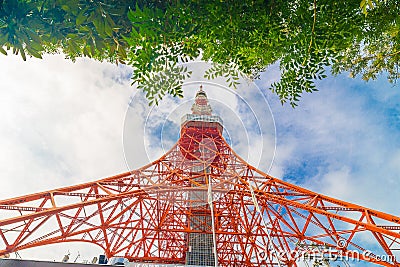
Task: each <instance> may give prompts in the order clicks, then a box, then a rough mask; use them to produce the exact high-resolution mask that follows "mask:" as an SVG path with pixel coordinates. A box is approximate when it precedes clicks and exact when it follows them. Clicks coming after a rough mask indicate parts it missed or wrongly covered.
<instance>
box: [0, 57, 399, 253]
mask: <svg viewBox="0 0 400 267" xmlns="http://www.w3.org/2000/svg"><path fill="white" fill-rule="evenodd" d="M189 67H190V68H192V69H193V70H194V71H195V73H194V76H193V77H192V78H191V79H190V80H188V81H187V83H186V84H185V98H184V99H173V98H166V99H165V100H164V101H163V102H162V103H161V104H160V106H159V107H148V105H147V103H146V100H145V99H144V98H143V96H142V94H140V93H138V92H136V89H135V88H134V87H132V86H130V73H131V71H130V69H129V68H128V67H124V66H115V65H112V64H109V63H99V62H94V61H92V60H88V59H80V60H77V62H75V63H72V62H70V61H67V60H64V59H63V57H62V56H60V55H52V56H46V57H45V58H44V59H43V60H37V59H28V62H23V61H22V59H21V58H20V57H18V56H11V55H9V56H7V57H6V56H2V57H1V61H0V80H1V90H0V114H1V116H0V147H1V151H0V174H1V178H0V179H1V190H0V198H2V199H5V198H9V197H13V196H18V195H23V194H28V193H33V192H38V191H43V190H46V189H50V188H57V187H61V186H67V185H72V184H77V183H82V182H88V181H92V180H96V179H100V178H102V177H107V176H111V175H114V174H118V173H121V172H125V171H126V170H127V168H138V167H140V166H142V165H144V164H146V163H148V162H149V161H150V160H154V159H156V158H157V157H159V156H161V155H162V154H163V152H165V151H168V149H169V147H170V146H172V145H173V143H174V142H175V141H176V140H177V138H178V134H179V125H180V119H181V117H182V116H183V115H184V114H185V113H187V112H189V111H190V107H191V104H192V100H193V97H194V95H195V92H196V91H197V90H198V87H199V85H200V84H203V87H204V89H205V90H206V92H207V94H208V96H209V99H210V102H211V104H212V106H213V109H214V111H215V113H216V114H218V115H220V116H221V118H222V119H223V120H224V126H225V130H226V132H225V137H226V138H227V139H228V141H229V142H230V143H231V144H232V146H233V147H234V149H235V150H236V151H237V152H238V153H239V155H240V156H242V157H243V158H244V159H246V160H248V161H249V162H250V163H251V164H253V165H255V166H257V167H258V168H259V169H261V170H263V171H265V172H268V173H270V174H271V175H273V176H276V177H279V178H282V179H285V180H288V181H291V182H293V183H296V184H299V185H302V186H305V187H307V188H309V189H311V190H314V191H317V192H320V193H323V194H327V195H330V196H333V197H336V198H340V199H343V200H346V201H350V202H355V203H357V204H361V205H364V206H367V207H371V208H374V209H378V210H381V211H384V212H388V213H393V214H397V215H399V214H400V212H399V209H398V203H399V202H400V177H399V176H400V149H399V148H400V88H399V85H392V84H389V83H388V82H386V80H385V79H384V77H381V78H380V79H379V80H377V81H372V82H369V83H365V82H363V81H362V80H360V79H350V78H348V77H347V76H346V75H345V74H344V75H340V76H337V77H329V78H328V79H326V80H324V81H322V82H319V83H318V88H319V89H320V91H319V92H316V93H313V94H307V95H303V97H302V99H301V101H300V103H299V106H298V107H297V108H296V109H292V108H291V107H290V106H289V105H284V106H282V105H281V104H280V102H279V99H277V97H276V96H275V95H273V94H272V93H271V92H270V91H269V90H267V88H268V86H269V84H270V83H271V82H272V81H275V80H277V79H278V78H279V72H278V69H277V68H276V66H273V67H271V68H270V69H268V71H267V72H265V73H264V74H263V75H262V76H261V79H260V80H258V81H256V83H255V84H253V83H246V82H243V84H241V85H240V86H239V88H238V89H237V90H231V89H229V88H227V87H226V86H225V85H224V82H223V81H222V80H215V81H205V80H204V79H203V78H202V72H203V71H204V69H205V67H206V64H205V63H202V62H198V63H192V64H191V65H190V66H189ZM144 155H145V156H144ZM68 250H70V252H71V255H72V257H75V256H76V255H77V254H78V250H79V252H80V254H81V259H91V258H92V257H93V256H96V255H97V254H99V253H101V251H98V250H96V248H93V247H91V248H86V247H84V248H83V247H82V248H81V247H79V246H70V245H68V246H67V245H65V244H64V245H59V246H54V249H53V250H43V249H33V250H30V251H29V250H27V251H21V252H20V255H21V256H22V257H25V258H27V257H32V258H46V259H56V260H60V259H61V258H62V256H63V254H64V253H66V252H67V251H68Z"/></svg>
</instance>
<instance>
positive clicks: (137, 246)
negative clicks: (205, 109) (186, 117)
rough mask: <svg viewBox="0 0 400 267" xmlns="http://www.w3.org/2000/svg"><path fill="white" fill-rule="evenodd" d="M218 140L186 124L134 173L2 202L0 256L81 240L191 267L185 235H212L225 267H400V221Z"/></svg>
mask: <svg viewBox="0 0 400 267" xmlns="http://www.w3.org/2000/svg"><path fill="white" fill-rule="evenodd" d="M221 132H222V127H221V125H220V124H218V123H217V122H215V121H212V120H211V121H208V122H206V121H204V120H200V121H190V123H186V124H185V125H183V126H182V129H181V137H180V139H179V141H178V142H177V144H176V145H175V146H173V148H172V149H171V150H170V151H169V152H167V153H166V154H165V155H163V156H162V157H161V158H160V159H158V160H156V161H154V162H152V163H151V164H149V165H147V166H144V167H142V168H140V169H138V170H134V171H131V172H127V173H123V174H120V175H116V176H113V177H108V178H105V179H101V180H98V181H94V182H90V183H84V184H80V185H75V186H70V187H64V188H59V189H54V190H49V191H46V192H41V193H36V194H31V195H26V196H21V197H16V198H12V199H7V200H2V201H0V255H4V254H7V253H11V252H15V251H18V250H22V249H27V248H32V247H37V246H43V245H47V244H54V243H60V242H73V241H81V242H89V243H93V244H96V245H98V246H100V247H101V248H103V249H104V251H105V254H106V255H107V256H108V257H111V256H122V257H126V258H128V259H129V260H130V261H138V262H159V263H181V264H185V263H187V259H186V258H187V253H188V252H189V251H190V249H191V243H190V241H189V237H190V236H191V235H193V234H199V235H201V234H203V235H212V236H213V237H215V240H214V244H215V246H216V253H217V261H218V265H219V266H297V260H298V258H299V257H300V256H301V255H305V254H307V253H308V254H307V255H311V253H312V252H315V248H316V247H318V248H319V249H320V248H321V247H323V248H324V250H323V251H322V253H325V254H326V253H327V251H328V250H329V253H331V254H333V255H336V256H340V255H346V256H348V257H350V258H359V259H361V260H364V261H368V262H373V263H376V264H380V265H383V266H400V264H399V263H398V261H397V260H396V250H398V249H399V248H400V245H399V244H400V233H399V231H400V217H398V216H393V215H389V214H386V213H383V212H380V211H376V210H372V209H368V208H366V207H362V206H359V205H355V204H352V203H348V202H345V201H341V200H338V199H334V198H331V197H328V196H324V195H321V194H318V193H315V192H312V191H309V190H307V189H304V188H301V187H299V186H296V185H293V184H290V183H288V182H285V181H282V180H280V179H277V178H274V177H271V176H270V175H268V174H266V173H263V172H262V171H260V170H257V169H256V168H254V167H252V166H251V165H249V164H248V163H246V162H245V161H244V160H243V159H241V158H240V157H239V156H238V155H237V154H235V152H234V151H233V150H232V149H231V148H230V146H229V145H228V144H227V143H226V141H225V140H224V138H223V137H222V135H221ZM193 196H197V197H193ZM201 216H203V217H201ZM211 216H212V218H213V223H212V224H210V223H209V221H208V220H206V219H203V220H199V218H210V217H211ZM194 225H197V226H196V227H194ZM371 248H372V249H373V250H372V249H371ZM370 250H371V251H373V252H371V251H370ZM319 251H320V252H321V250H319ZM381 255H386V257H382V256H381Z"/></svg>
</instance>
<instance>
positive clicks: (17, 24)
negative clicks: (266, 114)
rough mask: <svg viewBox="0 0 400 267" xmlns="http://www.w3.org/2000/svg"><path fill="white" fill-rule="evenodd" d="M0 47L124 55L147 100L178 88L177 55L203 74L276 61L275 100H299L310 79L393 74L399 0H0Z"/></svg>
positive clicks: (232, 76)
mask: <svg viewBox="0 0 400 267" xmlns="http://www.w3.org/2000/svg"><path fill="white" fill-rule="evenodd" d="M0 3H1V5H0V52H1V53H3V54H7V50H12V52H13V53H14V54H20V55H21V56H22V58H23V59H24V60H26V57H27V55H29V56H33V57H37V58H41V57H42V55H43V53H64V54H65V55H66V56H67V58H70V59H72V60H74V59H75V58H77V57H82V56H86V57H91V58H95V59H97V60H100V61H103V60H107V61H110V62H116V63H117V64H118V63H123V64H128V65H131V66H132V67H133V75H132V80H133V83H136V84H137V85H138V88H141V89H142V90H144V91H145V92H146V94H147V97H148V99H149V100H150V103H151V104H152V103H156V104H157V103H158V101H159V100H160V99H161V98H162V97H163V96H164V95H165V94H171V95H174V96H182V93H183V92H182V84H183V81H184V80H185V79H186V78H187V77H189V76H190V74H191V73H190V72H189V71H188V70H187V69H186V68H185V67H184V65H182V64H181V63H183V62H187V61H191V60H194V59H196V58H199V57H201V58H202V59H203V60H206V61H211V62H213V63H214V64H213V67H211V68H210V69H209V70H207V71H206V74H205V76H206V77H207V78H210V79H212V78H214V77H216V76H224V77H225V78H226V80H227V82H228V83H229V84H230V85H231V86H233V87H235V86H236V84H237V80H238V79H239V76H240V75H243V76H246V77H249V78H251V79H256V78H258V77H259V74H260V72H262V71H264V70H265V69H266V68H267V67H268V66H270V65H271V64H274V63H276V62H278V63H279V66H280V70H281V78H280V80H279V81H278V82H275V83H274V84H272V86H271V88H270V89H271V90H272V91H273V92H275V93H276V94H277V95H278V96H279V97H280V99H281V101H282V103H284V102H287V101H288V102H289V103H290V104H291V105H292V106H295V105H297V104H296V102H297V101H298V100H299V98H300V96H301V94H302V93H303V92H312V91H316V90H317V88H316V85H315V81H316V80H318V79H323V78H325V77H326V71H327V69H330V70H331V72H332V73H333V74H337V73H341V72H346V71H347V72H349V73H350V76H352V77H354V76H356V75H361V76H362V77H363V79H365V80H369V79H375V78H376V77H377V75H378V74H380V73H382V72H387V74H388V80H389V81H390V82H395V81H396V80H397V78H398V77H399V72H398V69H399V57H400V52H399V51H400V47H399V39H400V34H399V31H400V16H399V14H400V5H399V3H398V1H397V0H362V1H361V2H360V0H347V1H330V0H293V1H286V0H271V1H264V0H263V1H260V0H242V1H235V0H230V1H220V0H196V1H163V0H158V1H117V0H101V1H89V0H25V1H23V0H0Z"/></svg>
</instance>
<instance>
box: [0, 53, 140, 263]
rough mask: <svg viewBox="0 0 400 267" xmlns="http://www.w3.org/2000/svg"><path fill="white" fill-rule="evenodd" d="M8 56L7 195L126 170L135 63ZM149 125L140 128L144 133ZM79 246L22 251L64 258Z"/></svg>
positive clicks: (1, 143)
mask: <svg viewBox="0 0 400 267" xmlns="http://www.w3.org/2000/svg"><path fill="white" fill-rule="evenodd" d="M1 60H2V62H1V65H0V80H1V81H2V83H1V87H2V88H1V90H0V114H1V117H0V125H1V127H0V147H1V152H0V173H1V189H2V190H1V191H0V198H1V199H5V198H8V197H14V196H19V195H23V194H28V193H34V192H39V191H44V190H48V189H53V188H57V187H61V186H68V185H73V184H77V183H83V182H89V181H93V180H96V179H100V178H102V177H106V176H110V175H115V174H117V173H121V172H125V171H126V166H125V163H124V157H123V149H122V129H123V120H124V115H125V111H126V109H127V105H128V100H129V95H130V94H131V91H132V87H131V86H130V81H129V79H127V77H129V73H130V70H129V69H128V68H126V67H117V66H114V65H111V64H107V63H102V64H101V63H98V62H95V61H93V60H88V59H79V60H77V62H76V63H72V62H69V61H67V60H65V59H63V57H62V56H60V55H56V56H50V55H48V56H46V57H45V58H44V59H43V60H36V59H29V60H28V62H23V61H22V60H21V59H20V58H19V57H17V56H7V57H4V56H3V57H2V59H1ZM141 126H142V125H139V126H138V128H136V129H132V130H133V131H134V130H140V131H142V127H141ZM72 247H73V246H72V245H66V244H64V245H60V246H59V247H58V249H56V250H51V251H52V253H49V251H48V250H46V249H43V248H42V249H34V250H27V251H21V252H20V254H21V255H22V256H24V257H35V258H44V259H46V258H47V259H51V260H52V259H57V260H60V259H61V258H62V256H63V253H66V252H67V249H68V248H70V249H71V253H73V250H74V249H72ZM83 251H87V250H85V248H84V247H82V248H81V253H82V252H83ZM97 251H98V250H97ZM74 253H77V252H76V251H75V252H74ZM97 253H98V252H97ZM81 255H83V256H84V257H85V256H88V255H84V254H81ZM93 256H94V255H93Z"/></svg>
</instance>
